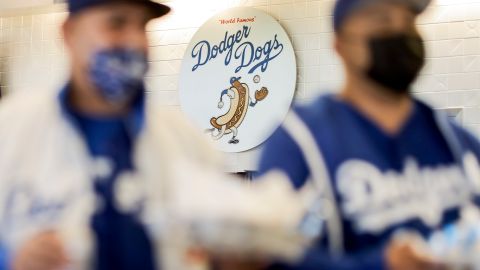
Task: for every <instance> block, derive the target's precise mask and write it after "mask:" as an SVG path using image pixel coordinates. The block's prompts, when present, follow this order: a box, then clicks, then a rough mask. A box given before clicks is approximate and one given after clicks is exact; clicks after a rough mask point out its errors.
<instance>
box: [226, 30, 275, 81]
mask: <svg viewBox="0 0 480 270" xmlns="http://www.w3.org/2000/svg"><path fill="white" fill-rule="evenodd" d="M282 51H283V44H282V43H280V42H279V41H278V39H277V35H275V38H274V40H273V44H272V41H271V40H270V41H268V42H266V43H265V45H263V47H262V46H259V47H257V48H255V46H254V45H253V44H252V43H251V42H245V43H243V44H242V45H240V46H239V47H238V48H237V50H236V51H235V59H239V60H240V65H239V66H238V67H237V68H236V69H235V73H237V72H239V71H240V70H242V69H243V68H246V67H249V66H251V65H252V64H255V65H254V66H253V67H252V68H250V70H249V71H248V73H249V74H251V73H253V72H255V70H256V69H257V68H259V67H260V68H261V71H262V72H265V71H266V70H267V68H268V64H269V63H270V61H272V60H273V59H275V58H276V57H277V56H279V55H280V54H281V53H282Z"/></svg>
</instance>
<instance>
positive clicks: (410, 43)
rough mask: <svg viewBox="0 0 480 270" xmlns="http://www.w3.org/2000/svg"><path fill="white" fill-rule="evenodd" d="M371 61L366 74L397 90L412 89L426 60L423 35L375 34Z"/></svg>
mask: <svg viewBox="0 0 480 270" xmlns="http://www.w3.org/2000/svg"><path fill="white" fill-rule="evenodd" d="M369 46H370V54H371V61H372V62H371V65H370V67H369V69H368V70H367V76H368V77H369V78H370V79H371V80H373V81H374V82H376V83H378V84H380V85H382V86H383V87H385V88H386V89H388V90H390V91H393V92H395V93H397V94H405V93H407V92H409V88H410V86H411V85H412V83H413V82H414V81H415V79H416V78H417V76H418V74H419V73H420V70H421V69H422V67H423V65H424V64H425V47H424V44H423V40H422V38H421V37H420V36H413V35H408V34H398V35H393V36H388V37H379V38H372V39H371V40H370V42H369Z"/></svg>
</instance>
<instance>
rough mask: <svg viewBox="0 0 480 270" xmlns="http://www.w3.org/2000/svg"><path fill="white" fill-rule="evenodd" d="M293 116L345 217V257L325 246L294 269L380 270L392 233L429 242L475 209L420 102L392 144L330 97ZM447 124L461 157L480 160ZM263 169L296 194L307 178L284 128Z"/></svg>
mask: <svg viewBox="0 0 480 270" xmlns="http://www.w3.org/2000/svg"><path fill="white" fill-rule="evenodd" d="M295 112H296V113H297V114H298V116H299V117H300V118H301V119H302V120H303V122H304V123H305V124H306V125H307V126H308V128H309V129H310V131H311V133H312V135H313V136H314V138H315V141H316V143H317V144H318V146H319V149H321V154H322V156H323V157H324V159H325V163H326V166H327V169H328V174H329V176H330V179H331V184H332V186H333V188H334V193H335V194H334V196H335V199H336V201H337V203H338V207H339V210H340V212H341V213H340V214H341V217H342V226H343V234H344V243H343V244H344V248H345V251H346V254H347V257H345V258H343V259H341V260H337V259H334V258H332V257H329V256H328V255H326V254H325V251H326V247H327V246H326V243H327V242H328V239H322V240H321V241H319V243H318V246H317V247H315V248H313V249H312V250H311V251H310V252H309V253H308V254H307V256H306V258H305V260H304V261H303V262H302V263H301V264H300V266H298V267H293V268H294V269H317V268H318V267H319V266H321V267H324V269H382V268H384V262H383V246H384V245H385V243H386V242H387V241H388V240H389V239H390V238H391V236H392V234H393V233H394V232H396V231H397V230H398V229H411V230H414V231H416V232H418V233H420V234H421V235H424V236H427V235H429V234H430V233H431V232H432V231H433V230H434V229H435V228H438V227H440V226H442V225H444V224H447V223H450V222H454V221H456V220H457V219H458V218H459V210H460V206H461V205H462V204H464V203H465V201H470V198H471V197H470V191H468V188H469V184H468V183H467V180H466V179H465V177H464V173H463V168H462V165H461V164H460V162H457V161H456V159H455V157H454V154H453V153H452V150H451V148H450V147H449V143H448V142H447V140H446V138H445V137H444V135H443V133H442V132H441V131H440V128H439V126H438V125H437V122H436V121H435V114H434V112H433V110H432V109H431V108H429V107H428V106H427V105H425V104H423V103H421V102H419V101H415V103H414V109H413V112H412V114H411V116H410V117H409V119H408V120H407V122H406V123H405V124H404V126H403V128H402V129H401V130H400V131H399V132H398V133H397V134H396V135H394V136H392V135H389V134H386V133H385V132H384V131H383V130H382V129H380V128H379V127H378V126H376V124H375V123H373V122H372V121H371V120H369V119H368V118H367V117H365V116H364V115H362V114H361V113H360V112H358V111H357V110H356V109H355V108H354V107H352V106H351V105H349V104H348V103H345V102H343V101H341V100H339V99H337V98H336V97H335V96H332V95H328V96H323V97H321V98H319V99H318V100H316V101H315V102H313V103H312V104H310V105H308V106H303V107H298V108H296V109H295ZM448 124H449V125H451V129H452V131H453V133H454V136H455V137H456V139H457V140H458V141H459V142H460V143H461V148H462V150H461V152H462V153H463V154H465V153H467V152H471V153H474V155H475V156H476V157H477V158H478V156H479V154H480V147H479V144H478V143H477V140H476V139H474V138H473V137H472V136H471V135H470V134H468V133H467V132H465V131H464V130H463V129H461V128H460V127H458V126H456V125H454V124H453V123H448ZM259 167H260V168H259V171H260V175H261V174H264V173H266V172H268V171H270V170H281V171H283V172H285V173H286V174H287V175H288V176H289V178H290V180H291V181H292V183H293V184H294V186H295V187H296V188H298V189H299V188H301V187H303V186H304V185H305V183H306V182H307V181H308V179H309V177H310V170H309V168H308V166H307V163H306V161H305V158H304V156H303V153H302V152H301V150H300V148H299V146H298V144H297V143H296V142H295V141H294V140H293V139H292V137H291V136H290V135H289V134H288V133H287V131H286V130H285V128H284V127H280V128H279V129H278V130H277V131H276V132H275V133H274V135H273V136H272V137H271V138H270V139H269V140H268V142H267V143H266V145H265V148H264V152H263V154H262V157H261V160H260V166H259ZM465 192H467V193H469V195H468V197H467V198H466V197H465ZM324 238H326V237H324ZM349 255H352V256H350V257H348V256H349ZM322 258H323V259H322ZM325 267H327V268H325ZM277 268H278V269H281V267H277ZM277 268H275V269H277ZM285 268H286V267H285Z"/></svg>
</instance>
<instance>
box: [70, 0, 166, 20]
mask: <svg viewBox="0 0 480 270" xmlns="http://www.w3.org/2000/svg"><path fill="white" fill-rule="evenodd" d="M119 3H129V4H134V5H143V6H145V7H147V8H148V10H149V11H151V12H152V16H153V17H154V18H158V17H162V16H163V15H165V14H167V13H168V12H170V8H169V7H168V6H166V5H162V4H160V3H156V2H153V1H150V0H68V11H69V12H70V14H71V15H74V14H77V13H79V12H80V11H83V10H85V9H88V8H91V7H95V6H101V5H112V4H119Z"/></svg>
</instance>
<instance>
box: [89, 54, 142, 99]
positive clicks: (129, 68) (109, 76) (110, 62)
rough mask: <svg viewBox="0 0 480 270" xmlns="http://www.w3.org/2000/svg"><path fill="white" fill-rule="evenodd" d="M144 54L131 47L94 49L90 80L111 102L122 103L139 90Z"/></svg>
mask: <svg viewBox="0 0 480 270" xmlns="http://www.w3.org/2000/svg"><path fill="white" fill-rule="evenodd" d="M147 71H148V62H147V57H146V55H145V54H144V53H143V52H139V51H137V50H132V49H118V48H117V49H109V50H102V51H99V52H97V53H96V54H95V55H94V57H93V59H92V62H91V64H90V79H91V80H92V81H93V83H94V84H95V86H96V87H97V88H98V90H99V91H100V94H101V95H102V97H103V98H104V99H105V100H106V101H108V102H110V103H113V104H119V103H125V102H128V101H129V100H131V99H132V98H134V97H135V96H137V95H138V93H139V92H140V91H143V80H144V76H145V74H146V73H147Z"/></svg>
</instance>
